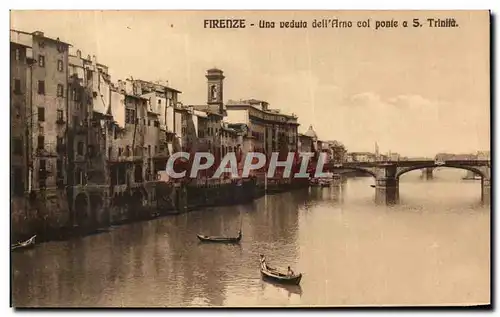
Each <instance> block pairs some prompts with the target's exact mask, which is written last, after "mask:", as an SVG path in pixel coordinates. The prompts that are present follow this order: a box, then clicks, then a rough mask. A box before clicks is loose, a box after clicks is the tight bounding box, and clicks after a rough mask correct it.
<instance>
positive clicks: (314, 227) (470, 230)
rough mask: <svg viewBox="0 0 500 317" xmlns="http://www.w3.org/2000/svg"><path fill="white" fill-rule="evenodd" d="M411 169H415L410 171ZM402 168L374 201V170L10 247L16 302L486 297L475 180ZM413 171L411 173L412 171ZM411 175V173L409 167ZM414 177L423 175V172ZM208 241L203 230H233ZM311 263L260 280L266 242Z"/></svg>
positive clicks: (482, 222) (484, 226) (485, 218)
mask: <svg viewBox="0 0 500 317" xmlns="http://www.w3.org/2000/svg"><path fill="white" fill-rule="evenodd" d="M409 174H411V173H409ZM438 175H441V172H440V173H438V174H437V175H436V177H435V178H434V180H432V181H413V180H412V179H411V177H410V179H409V180H402V181H401V184H400V191H401V195H400V196H401V201H402V203H401V204H400V205H398V206H395V207H391V208H388V207H384V206H376V205H374V204H373V197H374V190H373V189H372V188H371V187H370V186H369V185H370V184H372V183H373V180H372V179H369V178H359V179H350V180H348V181H347V182H346V183H344V184H341V186H337V187H330V188H311V189H309V190H297V191H293V192H289V193H283V194H278V195H272V196H268V197H266V198H262V199H259V200H257V201H255V202H253V203H250V204H247V205H241V206H228V207H220V208H211V209H206V210H200V211H194V212H191V213H187V214H183V215H179V216H174V217H167V218H162V219H155V220H153V221H149V222H142V223H136V224H132V225H127V226H122V227H116V228H114V229H113V230H111V231H110V232H108V233H103V234H100V235H94V236H89V237H86V238H83V239H76V240H72V241H65V242H52V243H45V244H41V245H39V246H37V247H36V248H35V249H33V250H27V251H25V252H20V253H15V254H12V268H13V271H12V276H13V279H12V280H13V287H12V292H13V303H14V305H15V306H57V307H61V306H63V307H67V306H90V307H98V306H108V307H109V306H111V307H121V306H125V307H164V306H200V305H201V306H256V305H266V306H269V305H270V306H282V305H357V304H364V305H373V304H405V303H407V304H436V303H463V302H483V303H484V302H488V301H489V298H490V297H489V269H490V268H489V251H490V246H489V227H490V226H489V209H487V208H482V207H480V205H478V204H477V200H479V198H480V188H477V187H479V186H475V185H477V184H475V183H466V182H448V181H446V182H440V181H439V180H440V178H439V177H443V176H438ZM410 176H411V175H410ZM405 177H406V175H405ZM417 177H418V175H417ZM240 225H241V226H242V232H243V238H242V240H241V243H240V244H239V245H226V244H206V243H205V244H200V243H199V241H198V239H197V237H196V234H198V233H204V234H213V235H235V234H236V233H237V231H238V230H239V228H240ZM261 253H264V254H266V256H267V258H268V260H269V261H270V263H273V264H276V266H280V267H286V266H287V265H290V266H292V267H293V268H294V270H295V271H297V272H303V273H304V278H303V279H302V282H301V286H300V287H294V286H291V287H289V286H283V285H280V284H274V283H270V282H268V281H262V280H261V277H260V271H259V254H261Z"/></svg>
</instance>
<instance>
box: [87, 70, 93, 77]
mask: <svg viewBox="0 0 500 317" xmlns="http://www.w3.org/2000/svg"><path fill="white" fill-rule="evenodd" d="M91 79H92V70H91V69H87V80H91Z"/></svg>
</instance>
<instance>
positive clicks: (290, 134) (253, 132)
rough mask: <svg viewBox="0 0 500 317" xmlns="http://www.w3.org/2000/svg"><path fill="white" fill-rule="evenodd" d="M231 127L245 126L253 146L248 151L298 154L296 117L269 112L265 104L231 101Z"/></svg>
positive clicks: (228, 107)
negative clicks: (235, 125) (296, 152)
mask: <svg viewBox="0 0 500 317" xmlns="http://www.w3.org/2000/svg"><path fill="white" fill-rule="evenodd" d="M226 109H227V110H226V112H227V117H226V118H225V120H226V121H227V122H228V123H229V124H244V125H245V126H247V127H248V132H247V133H248V134H249V135H250V136H251V138H252V144H251V146H250V148H249V149H246V150H247V151H254V152H262V153H267V154H268V155H270V153H272V152H281V153H283V154H284V153H285V152H292V151H296V150H297V141H298V132H297V128H298V126H299V123H298V122H297V117H296V116H294V115H287V114H283V113H281V112H280V111H279V110H277V109H269V104H268V103H267V102H265V101H261V100H255V99H250V100H240V101H233V100H230V101H229V102H228V103H227V105H226Z"/></svg>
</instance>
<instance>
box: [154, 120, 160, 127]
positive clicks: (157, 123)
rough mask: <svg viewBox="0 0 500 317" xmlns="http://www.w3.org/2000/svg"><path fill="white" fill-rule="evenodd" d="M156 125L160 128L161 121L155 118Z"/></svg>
mask: <svg viewBox="0 0 500 317" xmlns="http://www.w3.org/2000/svg"><path fill="white" fill-rule="evenodd" d="M154 125H155V127H157V128H159V127H160V121H158V120H155V121H154Z"/></svg>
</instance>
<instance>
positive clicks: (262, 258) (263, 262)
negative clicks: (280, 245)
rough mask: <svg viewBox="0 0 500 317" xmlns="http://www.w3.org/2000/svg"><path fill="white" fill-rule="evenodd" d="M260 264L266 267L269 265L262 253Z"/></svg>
mask: <svg viewBox="0 0 500 317" xmlns="http://www.w3.org/2000/svg"><path fill="white" fill-rule="evenodd" d="M260 265H262V266H264V267H265V268H267V265H266V257H265V256H264V255H263V254H261V255H260Z"/></svg>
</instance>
